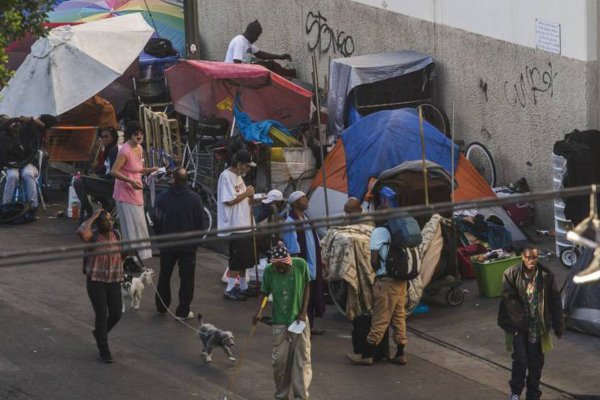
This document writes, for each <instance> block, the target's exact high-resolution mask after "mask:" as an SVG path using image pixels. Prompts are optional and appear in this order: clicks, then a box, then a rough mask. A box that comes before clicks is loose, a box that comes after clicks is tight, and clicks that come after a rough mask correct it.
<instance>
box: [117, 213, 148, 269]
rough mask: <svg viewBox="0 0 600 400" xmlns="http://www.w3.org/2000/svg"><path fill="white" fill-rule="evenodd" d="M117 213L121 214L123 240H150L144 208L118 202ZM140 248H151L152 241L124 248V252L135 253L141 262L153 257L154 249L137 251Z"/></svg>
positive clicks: (120, 223)
mask: <svg viewBox="0 0 600 400" xmlns="http://www.w3.org/2000/svg"><path fill="white" fill-rule="evenodd" d="M117 213H118V214H119V225H120V229H121V235H122V237H123V240H136V239H148V238H149V237H150V235H149V234H148V226H147V225H146V216H145V214H144V206H136V205H135V204H129V203H123V202H122V201H117ZM140 246H150V241H148V242H141V243H139V244H134V245H125V246H123V251H124V252H128V251H132V250H133V251H135V252H137V255H138V257H139V258H140V259H141V260H146V259H148V258H151V257H152V249H150V248H146V249H141V250H137V248H138V247H140Z"/></svg>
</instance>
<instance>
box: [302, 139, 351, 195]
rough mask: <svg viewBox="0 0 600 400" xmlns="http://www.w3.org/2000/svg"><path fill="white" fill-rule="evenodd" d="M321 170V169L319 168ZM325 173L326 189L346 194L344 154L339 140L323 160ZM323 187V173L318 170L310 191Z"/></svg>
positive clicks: (346, 181) (346, 178) (346, 174)
mask: <svg viewBox="0 0 600 400" xmlns="http://www.w3.org/2000/svg"><path fill="white" fill-rule="evenodd" d="M321 168H323V167H321ZM325 172H326V174H327V178H326V179H327V188H329V189H333V190H337V191H338V192H342V193H348V173H347V171H346V152H345V151H344V144H343V143H342V141H341V140H339V141H338V142H337V144H336V145H335V146H334V147H333V150H331V153H329V154H327V158H325ZM319 186H323V173H322V172H321V170H320V169H319V172H318V173H317V175H315V178H314V179H313V181H312V184H311V186H310V190H311V191H312V190H313V189H315V188H317V187H319Z"/></svg>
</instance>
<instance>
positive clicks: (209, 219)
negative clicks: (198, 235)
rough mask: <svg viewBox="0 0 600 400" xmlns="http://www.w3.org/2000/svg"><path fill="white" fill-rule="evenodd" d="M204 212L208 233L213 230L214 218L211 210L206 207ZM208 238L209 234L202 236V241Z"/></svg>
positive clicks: (205, 226) (205, 227) (205, 228)
mask: <svg viewBox="0 0 600 400" xmlns="http://www.w3.org/2000/svg"><path fill="white" fill-rule="evenodd" d="M202 212H203V213H204V222H205V224H204V230H206V231H210V230H211V229H212V226H213V218H212V214H211V212H210V210H209V209H208V208H206V207H204V208H203V209H202ZM206 236H208V234H204V235H202V239H206Z"/></svg>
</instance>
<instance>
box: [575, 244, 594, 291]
mask: <svg viewBox="0 0 600 400" xmlns="http://www.w3.org/2000/svg"><path fill="white" fill-rule="evenodd" d="M599 281H600V248H598V249H596V250H594V258H593V259H592V262H591V263H590V265H589V266H588V267H587V268H586V269H584V270H583V271H581V272H580V273H578V274H577V275H575V276H574V277H573V282H575V283H576V284H577V285H589V284H592V283H598V282H599Z"/></svg>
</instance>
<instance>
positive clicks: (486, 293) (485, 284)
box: [473, 256, 521, 297]
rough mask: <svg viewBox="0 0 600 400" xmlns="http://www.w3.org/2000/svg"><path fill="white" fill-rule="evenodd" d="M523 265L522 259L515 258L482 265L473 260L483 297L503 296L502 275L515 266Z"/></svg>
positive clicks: (478, 286)
mask: <svg viewBox="0 0 600 400" xmlns="http://www.w3.org/2000/svg"><path fill="white" fill-rule="evenodd" d="M520 263H521V257H518V256H513V257H509V258H505V259H502V260H499V261H491V262H488V263H480V262H478V261H475V260H473V268H474V269H475V279H477V288H478V289H479V295H480V296H481V297H499V296H501V295H502V275H503V274H504V271H506V270H507V269H508V268H510V267H512V266H513V265H517V264H520Z"/></svg>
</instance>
